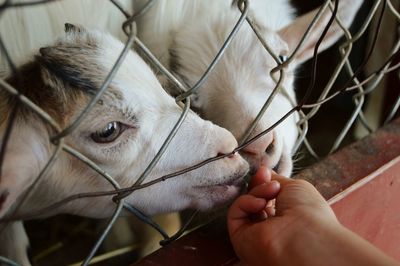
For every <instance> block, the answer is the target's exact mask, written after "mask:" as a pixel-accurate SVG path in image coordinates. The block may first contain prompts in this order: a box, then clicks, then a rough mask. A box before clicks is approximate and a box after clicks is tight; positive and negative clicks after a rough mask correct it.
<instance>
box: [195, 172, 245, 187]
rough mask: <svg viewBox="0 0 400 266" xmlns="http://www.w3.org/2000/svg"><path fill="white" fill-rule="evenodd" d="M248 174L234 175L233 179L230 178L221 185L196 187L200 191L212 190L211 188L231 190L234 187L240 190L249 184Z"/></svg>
mask: <svg viewBox="0 0 400 266" xmlns="http://www.w3.org/2000/svg"><path fill="white" fill-rule="evenodd" d="M246 174H247V172H246V173H245V174H243V173H240V174H236V175H234V177H233V178H230V179H229V180H226V181H224V182H221V183H216V184H211V185H203V186H195V188H200V189H210V188H220V189H223V188H225V189H229V188H232V187H236V188H240V187H245V186H246V184H247V182H246V180H245V176H246Z"/></svg>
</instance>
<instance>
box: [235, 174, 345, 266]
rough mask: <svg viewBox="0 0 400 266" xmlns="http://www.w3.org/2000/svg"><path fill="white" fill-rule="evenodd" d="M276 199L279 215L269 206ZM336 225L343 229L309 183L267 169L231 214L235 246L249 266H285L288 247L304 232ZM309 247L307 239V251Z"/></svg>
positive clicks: (317, 232) (316, 232) (251, 184)
mask: <svg viewBox="0 0 400 266" xmlns="http://www.w3.org/2000/svg"><path fill="white" fill-rule="evenodd" d="M271 179H272V180H271ZM275 198H276V204H275V209H276V213H274V211H273V206H270V202H271V201H272V200H273V199H275ZM266 217H268V218H266ZM335 226H340V224H339V223H338V221H337V219H336V217H335V214H334V213H333V211H332V209H331V208H330V207H329V205H328V203H327V202H326V201H325V199H324V198H323V197H322V196H321V195H320V194H319V193H318V191H317V190H316V189H315V188H314V187H313V186H312V185H311V184H310V183H308V182H306V181H303V180H293V179H288V178H285V177H283V176H279V175H276V174H273V173H271V171H269V170H268V169H267V168H265V167H261V168H260V169H259V171H258V172H257V174H256V175H255V176H254V177H253V178H252V180H251V182H250V185H249V193H248V194H246V195H242V196H240V197H239V198H238V199H237V200H236V201H235V202H234V203H233V204H232V206H231V207H230V209H229V212H228V230H229V235H230V238H231V241H232V244H233V247H234V249H235V251H236V254H237V255H238V256H239V258H240V259H241V261H242V262H243V263H245V264H248V265H266V264H268V263H273V264H274V265H285V263H288V261H286V260H284V259H285V257H286V258H288V252H290V251H289V249H290V248H291V247H290V246H289V245H291V244H293V240H294V239H299V238H300V239H301V238H302V237H304V230H307V228H312V230H313V234H314V233H315V234H317V235H318V234H319V233H321V232H324V231H325V229H326V228H331V227H335ZM322 235H323V234H322ZM322 235H321V236H322ZM307 244H308V243H307V239H305V240H304V246H305V249H307ZM289 257H290V256H289ZM286 265H287V264H286Z"/></svg>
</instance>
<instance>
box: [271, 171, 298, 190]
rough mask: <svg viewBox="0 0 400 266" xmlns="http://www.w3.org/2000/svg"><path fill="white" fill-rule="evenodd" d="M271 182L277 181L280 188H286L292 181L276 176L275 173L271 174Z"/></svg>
mask: <svg viewBox="0 0 400 266" xmlns="http://www.w3.org/2000/svg"><path fill="white" fill-rule="evenodd" d="M271 180H275V181H278V182H279V183H280V184H281V187H283V186H286V185H287V184H288V183H291V182H293V179H291V178H288V177H285V176H282V175H278V174H277V173H275V172H272V173H271Z"/></svg>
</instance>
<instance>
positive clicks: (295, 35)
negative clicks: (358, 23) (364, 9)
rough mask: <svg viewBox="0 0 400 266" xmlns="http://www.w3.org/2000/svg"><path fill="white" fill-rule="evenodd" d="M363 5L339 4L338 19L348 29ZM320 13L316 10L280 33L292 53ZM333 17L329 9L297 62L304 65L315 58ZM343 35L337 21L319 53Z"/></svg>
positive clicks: (358, 0) (347, 0)
mask: <svg viewBox="0 0 400 266" xmlns="http://www.w3.org/2000/svg"><path fill="white" fill-rule="evenodd" d="M362 3H363V1H362V0H341V1H340V2H339V10H338V17H339V18H340V20H341V21H342V23H343V26H345V27H346V28H348V27H349V26H350V25H351V23H352V22H353V20H354V17H355V16H356V14H357V11H358V10H359V8H360V6H361V4H362ZM318 11H319V9H315V10H313V11H311V12H309V13H307V14H305V15H303V16H300V17H298V18H297V19H296V20H294V21H293V22H292V23H291V24H290V25H288V26H287V27H285V28H283V29H281V30H280V31H279V35H280V36H281V37H282V39H283V40H285V41H286V42H287V43H288V45H289V49H290V51H291V52H292V51H293V50H294V49H295V48H296V46H297V45H298V43H299V42H300V40H301V38H302V37H303V35H304V34H305V32H306V30H307V28H308V26H309V25H310V24H311V22H312V20H313V19H314V17H315V16H316V15H317V13H318ZM331 16H332V11H331V10H330V8H327V10H325V12H324V13H323V14H322V16H321V18H320V19H319V20H318V21H317V23H316V24H315V26H314V27H313V28H312V30H311V32H310V34H309V36H308V38H307V40H305V42H304V44H303V45H302V47H301V48H300V50H299V51H298V53H297V55H296V60H297V62H299V63H302V62H304V61H306V60H308V59H310V58H311V57H312V56H313V52H314V47H315V45H316V44H317V42H318V39H319V38H320V36H321V34H322V32H323V31H324V29H325V27H326V25H327V24H328V22H329V20H330V18H331ZM343 34H344V32H343V30H342V29H341V27H340V26H339V24H338V23H337V22H336V20H335V22H334V23H333V24H332V26H331V27H330V29H329V31H328V33H327V35H326V36H325V38H324V40H323V42H322V43H321V45H320V47H319V52H322V51H323V50H326V49H327V48H329V47H330V46H331V45H333V44H334V43H335V42H336V41H337V40H338V39H339V38H340V37H341V36H342V35H343Z"/></svg>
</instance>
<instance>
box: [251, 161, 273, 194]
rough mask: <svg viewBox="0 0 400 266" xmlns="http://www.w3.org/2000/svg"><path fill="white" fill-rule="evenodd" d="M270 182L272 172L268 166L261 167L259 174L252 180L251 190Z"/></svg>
mask: <svg viewBox="0 0 400 266" xmlns="http://www.w3.org/2000/svg"><path fill="white" fill-rule="evenodd" d="M270 181H271V170H269V169H268V168H267V167H266V166H264V165H261V166H260V168H258V170H257V173H256V174H255V175H254V176H253V177H252V178H251V180H250V183H249V190H251V189H253V188H255V187H256V186H259V185H262V184H265V183H267V182H270Z"/></svg>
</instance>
